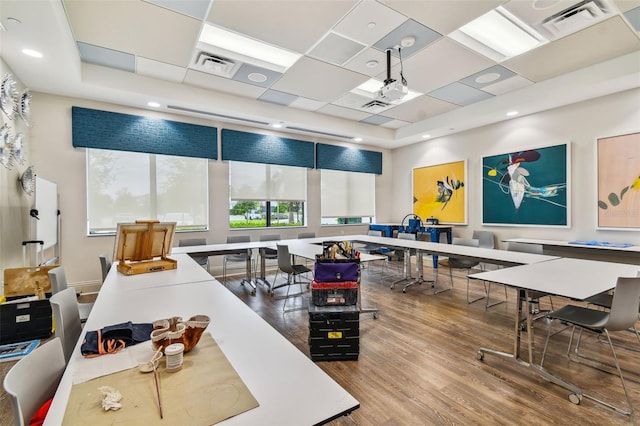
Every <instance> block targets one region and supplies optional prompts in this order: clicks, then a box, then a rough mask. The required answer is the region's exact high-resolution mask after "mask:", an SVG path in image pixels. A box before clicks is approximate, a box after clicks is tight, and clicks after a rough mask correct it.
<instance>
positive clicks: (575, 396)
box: [569, 393, 582, 405]
mask: <svg viewBox="0 0 640 426" xmlns="http://www.w3.org/2000/svg"><path fill="white" fill-rule="evenodd" d="M569 401H571V402H572V403H573V404H576V405H580V403H581V402H582V395H578V394H575V393H571V394H569Z"/></svg>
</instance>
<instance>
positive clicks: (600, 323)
mask: <svg viewBox="0 0 640 426" xmlns="http://www.w3.org/2000/svg"><path fill="white" fill-rule="evenodd" d="M639 309H640V277H633V278H626V277H619V278H618V281H617V283H616V287H615V290H614V293H613V300H612V303H611V310H610V311H603V310H599V309H591V308H588V307H584V306H576V305H566V306H564V307H562V308H560V309H558V310H557V311H552V312H550V313H549V314H547V318H549V319H550V320H551V321H550V323H549V327H548V331H547V339H546V341H545V344H544V350H543V352H542V359H541V361H540V365H541V366H542V365H543V363H544V359H545V356H546V353H547V349H548V346H549V338H550V337H551V325H552V323H553V320H558V321H560V322H561V323H562V324H568V325H569V326H570V327H571V337H570V338H569V346H568V347H567V355H568V356H569V358H570V359H571V360H573V361H577V359H575V358H572V357H571V356H570V352H571V344H572V342H573V336H574V333H575V330H576V328H579V329H580V330H579V331H580V332H579V334H578V339H577V340H576V345H575V355H576V356H579V357H582V358H586V359H590V360H593V361H596V362H599V363H603V361H602V360H600V359H596V358H591V357H589V356H587V355H585V354H580V352H579V349H580V341H581V338H582V331H583V330H587V331H592V332H595V333H598V334H602V335H604V336H605V337H606V340H607V342H608V343H609V348H610V349H611V354H612V356H613V362H614V365H615V368H616V371H617V374H618V376H620V382H621V383H622V388H623V390H624V394H625V397H626V399H627V405H628V409H627V410H625V409H623V408H620V407H617V406H615V405H613V404H611V403H609V402H605V401H602V400H600V399H597V398H595V397H593V396H590V395H587V394H584V393H583V394H582V395H583V396H585V397H587V398H589V399H592V400H593V401H596V402H599V403H600V404H603V405H605V406H607V407H609V408H612V409H614V410H616V411H618V412H619V413H622V414H626V415H630V414H631V413H632V412H633V405H632V403H631V399H630V398H629V394H628V392H627V387H626V385H625V382H624V376H623V375H622V369H621V368H620V363H619V362H618V357H617V355H616V350H615V348H614V346H613V343H612V342H611V336H610V334H609V332H612V331H620V330H627V329H629V328H631V329H633V331H634V333H635V335H636V338H637V339H638V343H640V334H638V330H637V329H636V326H635V324H636V321H637V320H638V310H639ZM556 334H557V333H556ZM605 364H606V363H605ZM586 365H589V364H586ZM596 368H597V367H596ZM598 369H600V368H598ZM604 371H606V370H604Z"/></svg>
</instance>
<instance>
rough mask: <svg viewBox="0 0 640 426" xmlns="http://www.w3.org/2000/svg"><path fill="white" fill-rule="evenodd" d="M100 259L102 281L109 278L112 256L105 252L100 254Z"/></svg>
mask: <svg viewBox="0 0 640 426" xmlns="http://www.w3.org/2000/svg"><path fill="white" fill-rule="evenodd" d="M98 259H100V269H101V271H102V282H103V283H104V280H106V279H107V275H108V274H109V270H110V269H111V263H112V262H111V256H110V255H109V254H108V253H103V254H101V255H100V256H98Z"/></svg>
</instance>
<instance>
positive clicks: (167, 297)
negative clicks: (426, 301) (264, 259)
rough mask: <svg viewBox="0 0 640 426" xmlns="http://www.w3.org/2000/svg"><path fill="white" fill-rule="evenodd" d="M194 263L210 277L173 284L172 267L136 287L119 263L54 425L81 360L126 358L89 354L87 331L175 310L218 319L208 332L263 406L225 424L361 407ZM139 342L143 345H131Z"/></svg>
mask: <svg viewBox="0 0 640 426" xmlns="http://www.w3.org/2000/svg"><path fill="white" fill-rule="evenodd" d="M194 265H196V267H197V268H199V269H200V271H201V273H202V275H201V276H200V277H199V278H202V279H200V280H197V281H194V282H190V283H189V282H181V283H176V285H169V284H168V283H167V281H166V277H168V276H171V275H172V274H171V271H162V272H154V273H149V274H144V275H147V276H148V278H149V282H151V281H153V280H157V281H158V282H163V283H164V284H163V285H160V286H157V287H154V286H140V285H138V286H136V284H139V282H138V283H136V282H135V280H131V278H132V277H127V276H124V275H122V274H119V273H117V272H115V268H113V270H112V271H111V272H110V273H109V275H108V277H107V279H106V280H105V283H104V284H103V288H102V290H101V291H100V293H99V295H98V298H97V300H96V302H95V305H94V307H93V309H92V311H91V315H90V316H89V319H88V320H87V323H86V325H85V327H84V331H83V333H82V335H81V336H80V340H79V342H78V344H77V345H76V348H75V351H74V353H73V355H72V357H71V360H70V361H69V365H68V366H67V369H66V370H65V373H64V376H63V378H62V382H61V383H60V386H59V388H58V391H57V392H56V395H55V398H54V400H53V403H52V405H51V408H50V410H49V414H48V415H47V418H46V421H45V424H46V425H55V426H58V425H60V424H62V419H63V417H64V412H65V409H66V405H67V400H68V398H69V395H70V392H71V388H72V384H73V378H74V372H75V371H76V370H77V369H78V368H79V367H80V366H82V367H83V371H85V372H86V371H87V363H92V362H95V363H96V366H97V365H99V364H100V363H101V362H103V361H107V360H106V359H105V358H106V357H117V356H118V354H116V355H103V356H101V357H97V358H91V359H85V358H83V357H82V355H81V354H80V343H81V341H82V339H83V336H84V332H85V331H86V330H96V329H99V328H102V327H104V326H106V325H112V324H117V323H120V322H124V321H132V322H134V323H142V322H153V321H154V320H157V319H162V318H170V317H173V316H182V317H183V318H185V319H187V318H189V317H190V316H192V315H197V314H203V315H208V316H209V317H210V318H211V324H210V325H209V326H208V328H207V330H206V332H209V333H211V335H212V336H213V338H214V339H215V340H216V342H217V343H218V346H219V347H220V348H221V349H222V351H223V352H224V354H225V356H226V357H227V359H228V360H229V362H230V363H231V364H232V365H233V367H234V368H235V370H236V371H237V373H238V374H239V376H240V377H241V378H242V380H243V381H244V383H245V384H246V386H247V387H248V388H249V390H250V391H251V393H252V394H253V395H254V397H255V398H256V399H257V401H258V403H259V404H260V406H259V407H257V408H255V409H252V410H249V411H247V412H244V413H242V414H239V415H237V416H235V417H232V418H230V419H227V420H226V421H224V422H221V423H219V424H225V425H226V424H229V425H302V424H305V425H306V424H321V423H324V422H327V421H330V420H332V419H334V418H337V417H340V416H342V415H345V414H348V413H350V412H351V411H353V410H355V409H357V408H358V407H359V402H358V401H357V400H356V399H355V398H353V396H351V395H350V394H349V393H348V392H347V391H345V390H344V389H343V388H342V387H341V386H339V385H338V384H337V383H336V382H335V381H334V380H333V379H331V377H329V376H328V375H327V374H326V373H324V372H323V371H322V369H320V368H319V367H318V366H317V365H315V364H314V363H313V362H312V361H311V360H310V359H309V358H307V357H306V356H305V355H304V354H303V353H302V352H300V351H299V350H298V349H297V348H296V347H295V346H293V345H292V344H291V343H290V342H288V341H287V340H286V339H285V338H284V337H283V336H282V335H280V334H279V333H278V332H277V331H276V330H275V329H274V328H272V327H271V326H270V325H269V324H268V323H267V322H265V321H264V320H263V319H262V318H260V317H259V316H258V315H257V314H256V313H255V312H253V311H252V310H251V309H250V308H249V307H248V306H247V305H245V304H244V303H242V301H241V300H240V299H238V298H237V297H236V296H235V295H233V293H231V292H230V291H229V290H227V289H226V288H225V287H224V286H223V285H222V284H221V283H219V282H218V281H216V280H215V279H212V278H211V276H209V275H208V273H207V272H206V270H204V269H203V268H202V267H200V266H199V265H197V264H196V263H195V261H193V260H192V259H190V258H189V257H188V256H185V258H184V259H183V258H181V259H179V262H178V272H179V273H180V272H182V270H184V271H186V270H189V269H191V268H194ZM195 270H196V269H195V268H194V271H195ZM207 277H208V279H207ZM134 278H135V277H134ZM116 289H117V290H116ZM143 344H145V343H141V344H140V345H143ZM133 348H135V346H134V347H132V348H128V349H125V351H127V350H129V349H133ZM256 354H259V355H258V356H259V362H256ZM96 369H97V370H98V368H96ZM185 391H188V390H185ZM86 423H87V424H91V419H86Z"/></svg>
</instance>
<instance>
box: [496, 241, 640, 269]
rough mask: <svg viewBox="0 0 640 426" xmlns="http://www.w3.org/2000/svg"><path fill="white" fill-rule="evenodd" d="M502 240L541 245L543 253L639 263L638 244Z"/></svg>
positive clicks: (639, 249)
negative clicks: (623, 245) (621, 245)
mask: <svg viewBox="0 0 640 426" xmlns="http://www.w3.org/2000/svg"><path fill="white" fill-rule="evenodd" d="M504 242H506V243H509V242H514V243H521V244H535V245H541V246H542V250H543V252H544V254H549V255H554V256H562V257H576V258H580V259H591V260H606V261H608V262H620V263H632V264H636V265H640V246H638V245H633V246H630V247H620V246H618V247H616V245H596V244H575V243H571V242H569V241H560V240H543V239H537V238H510V239H507V240H504Z"/></svg>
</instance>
